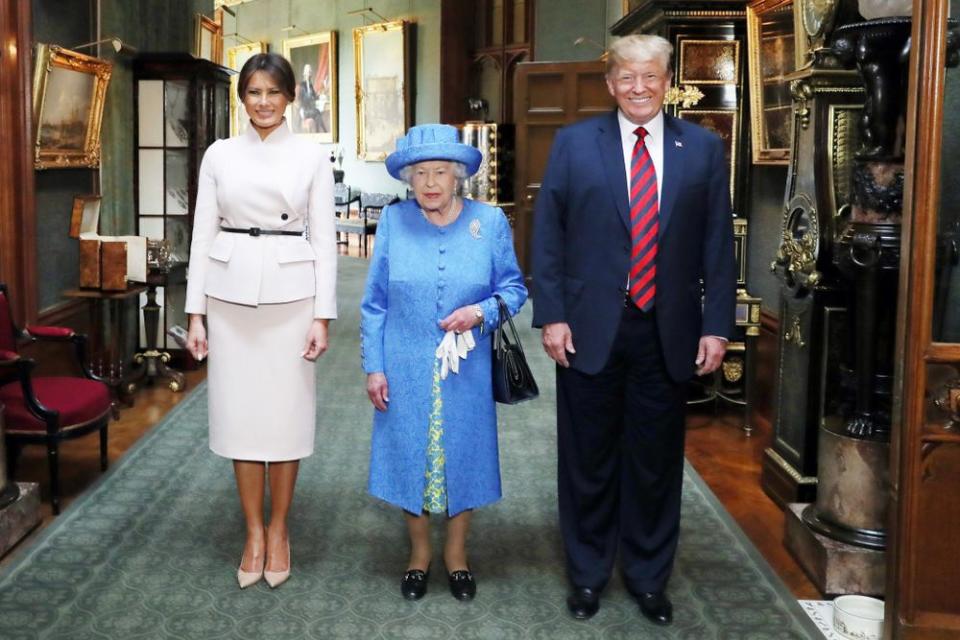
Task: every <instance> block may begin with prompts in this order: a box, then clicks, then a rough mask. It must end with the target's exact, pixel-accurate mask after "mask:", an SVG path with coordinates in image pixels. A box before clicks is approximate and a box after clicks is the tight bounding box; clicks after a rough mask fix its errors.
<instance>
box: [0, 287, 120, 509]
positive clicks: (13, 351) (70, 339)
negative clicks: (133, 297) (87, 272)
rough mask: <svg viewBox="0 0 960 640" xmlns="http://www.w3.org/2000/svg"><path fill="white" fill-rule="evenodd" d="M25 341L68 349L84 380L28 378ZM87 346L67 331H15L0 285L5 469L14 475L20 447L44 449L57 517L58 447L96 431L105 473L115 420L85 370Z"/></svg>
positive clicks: (98, 383)
mask: <svg viewBox="0 0 960 640" xmlns="http://www.w3.org/2000/svg"><path fill="white" fill-rule="evenodd" d="M24 338H29V339H30V340H45V341H51V342H61V343H70V344H72V345H73V347H74V350H75V353H76V357H77V359H78V360H79V363H80V368H81V370H82V371H83V374H84V377H79V376H35V375H33V374H32V370H33V368H34V366H35V365H36V363H35V362H34V361H33V360H31V359H29V358H24V357H23V356H21V355H20V353H19V352H18V347H19V343H20V341H21V340H22V339H24ZM86 344H87V337H86V336H85V335H82V334H78V333H76V332H74V331H73V329H69V328H66V327H46V326H28V327H27V328H26V329H19V328H17V327H16V325H14V323H13V314H12V312H11V309H10V302H9V299H8V294H7V287H6V285H5V284H0V404H3V405H5V406H6V434H5V437H6V444H7V457H8V466H9V469H10V474H11V475H13V474H14V471H15V466H16V461H17V457H18V455H19V452H20V449H21V448H22V447H23V446H24V445H27V444H44V445H46V447H47V463H48V465H49V467H50V498H51V503H52V505H53V512H54V513H60V473H59V449H60V443H61V442H62V441H64V440H70V439H73V438H78V437H81V436H84V435H87V434H89V433H93V432H94V431H99V432H100V469H101V471H105V470H106V468H107V425H108V423H109V421H110V418H111V417H113V418H115V419H116V417H117V410H116V406H115V405H114V403H113V401H112V400H111V398H110V390H109V388H108V387H107V385H106V384H105V383H104V382H103V381H102V380H101V379H100V378H99V377H97V376H95V375H93V373H91V372H90V370H89V369H88V368H87V364H86V362H87V359H86Z"/></svg>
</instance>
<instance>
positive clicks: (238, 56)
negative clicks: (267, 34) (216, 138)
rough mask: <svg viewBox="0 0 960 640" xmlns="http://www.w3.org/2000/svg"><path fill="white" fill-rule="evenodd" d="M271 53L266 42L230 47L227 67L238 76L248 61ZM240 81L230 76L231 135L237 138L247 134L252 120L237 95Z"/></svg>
mask: <svg viewBox="0 0 960 640" xmlns="http://www.w3.org/2000/svg"><path fill="white" fill-rule="evenodd" d="M267 51H269V47H268V46H267V43H266V42H251V43H249V44H241V45H237V46H236V47H230V48H229V49H227V66H228V67H229V68H231V69H233V70H234V71H236V72H237V73H238V74H239V72H240V69H242V68H243V65H245V64H246V63H247V60H249V59H250V58H252V57H253V56H255V55H257V54H258V53H266V52H267ZM238 81H239V76H238V75H233V76H230V135H231V136H237V135H240V134H242V133H244V132H246V130H247V127H249V126H250V118H249V117H248V116H247V112H246V111H245V110H244V108H243V104H242V103H241V102H240V97H239V96H238V95H237V82H238Z"/></svg>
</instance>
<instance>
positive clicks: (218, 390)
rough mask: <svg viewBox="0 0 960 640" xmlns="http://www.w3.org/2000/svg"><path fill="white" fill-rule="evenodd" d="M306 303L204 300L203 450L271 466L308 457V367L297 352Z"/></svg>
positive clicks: (312, 389) (311, 386)
mask: <svg viewBox="0 0 960 640" xmlns="http://www.w3.org/2000/svg"><path fill="white" fill-rule="evenodd" d="M312 321H313V298H305V299H303V300H297V301H295V302H287V303H282V304H262V305H260V306H258V307H248V306H246V305H240V304H233V303H230V302H224V301H222V300H217V299H215V298H207V340H208V342H209V346H210V354H209V356H208V360H209V362H208V363H207V381H208V382H207V387H208V396H209V418H210V450H211V451H213V452H214V453H216V454H217V455H221V456H223V457H225V458H231V459H234V460H258V461H266V462H279V461H284V460H299V459H300V458H305V457H307V456H309V455H310V454H311V453H313V436H314V431H315V429H316V413H317V407H316V384H315V378H316V366H315V363H313V362H308V361H307V360H304V359H303V358H302V357H301V356H300V353H301V352H303V348H304V345H305V344H306V336H307V331H308V330H309V328H310V323H311V322H312Z"/></svg>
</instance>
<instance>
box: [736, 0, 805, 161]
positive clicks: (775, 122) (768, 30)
mask: <svg viewBox="0 0 960 640" xmlns="http://www.w3.org/2000/svg"><path fill="white" fill-rule="evenodd" d="M795 46H796V45H795V41H794V20H793V1H792V0H755V1H754V2H751V3H750V4H749V5H747V48H748V58H749V68H748V72H749V75H750V125H751V127H750V129H751V135H752V142H753V162H754V164H788V163H789V162H790V140H791V133H792V131H791V130H792V126H793V104H792V101H791V98H790V83H789V82H786V81H785V80H784V77H785V76H787V75H788V74H790V73H791V72H793V71H794V70H795V69H796V58H795Z"/></svg>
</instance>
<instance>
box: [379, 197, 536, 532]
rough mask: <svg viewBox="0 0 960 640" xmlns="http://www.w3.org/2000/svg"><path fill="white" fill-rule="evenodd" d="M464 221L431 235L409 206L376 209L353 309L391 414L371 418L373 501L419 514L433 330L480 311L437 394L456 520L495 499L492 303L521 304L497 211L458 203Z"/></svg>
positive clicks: (505, 227)
mask: <svg viewBox="0 0 960 640" xmlns="http://www.w3.org/2000/svg"><path fill="white" fill-rule="evenodd" d="M463 205H464V209H463V211H462V212H461V213H460V216H459V217H458V218H457V219H456V220H455V221H454V222H453V223H451V224H450V225H448V226H446V227H438V226H436V225H434V224H432V223H430V222H428V221H427V219H426V218H425V217H424V216H423V215H422V214H421V213H420V207H419V205H418V204H417V202H416V200H407V201H404V202H400V203H398V204H395V205H391V206H389V207H387V208H386V209H384V210H383V214H382V216H381V217H380V222H379V225H378V227H377V239H376V246H375V247H374V252H373V258H372V260H371V263H370V270H369V272H368V274H367V285H366V292H365V293H364V296H363V302H362V303H361V307H360V318H361V319H360V340H361V343H360V344H361V357H362V360H363V370H364V371H365V372H366V373H368V374H369V373H376V372H383V373H384V375H385V376H386V378H387V384H388V386H389V398H390V402H389V405H388V408H387V411H385V412H381V411H376V410H375V411H374V417H373V442H372V445H371V452H370V481H369V491H370V493H371V494H372V495H373V496H375V497H377V498H380V499H382V500H385V501H387V502H389V503H391V504H395V505H397V506H399V507H402V508H403V509H405V510H406V511H408V512H410V513H414V514H420V512H421V510H422V508H423V492H424V488H425V485H426V477H425V472H426V469H427V440H428V428H429V416H430V411H431V408H432V403H431V387H432V383H433V371H434V360H435V359H436V356H435V351H436V348H437V345H439V344H440V339H441V338H442V337H443V334H444V331H443V330H442V329H440V326H439V322H440V320H442V319H443V318H445V317H447V316H448V315H449V314H450V313H451V312H453V311H454V310H456V309H458V308H459V307H462V306H464V305H468V304H479V305H480V306H481V307H482V308H483V317H484V325H485V326H484V330H483V331H482V332H481V331H480V327H476V328H474V329H473V336H474V339H475V340H476V343H477V345H476V348H475V349H474V350H473V351H471V352H470V353H469V354H468V355H467V358H466V360H461V361H460V373H459V374H454V373H453V372H451V373H450V375H448V376H447V379H446V380H444V381H442V382H441V384H440V387H441V393H442V397H443V449H444V454H445V456H446V471H445V473H446V483H447V501H448V502H447V512H448V514H449V515H450V516H454V515H456V514H458V513H460V512H461V511H464V510H466V509H472V508H475V507H479V506H482V505H485V504H488V503H490V502H494V501H496V500H498V499H499V498H500V495H501V494H500V463H499V457H498V454H497V414H496V408H495V404H494V400H493V389H492V384H491V370H490V366H491V362H490V359H491V344H490V337H491V335H492V330H493V328H495V327H496V326H497V322H498V319H499V314H498V311H497V303H496V300H495V299H494V298H493V294H494V293H498V294H500V296H501V297H502V298H503V300H504V302H506V304H507V308H508V309H509V310H510V313H511V314H516V313H517V312H518V311H519V310H520V307H522V306H523V303H524V302H525V301H526V299H527V289H526V287H524V285H523V275H522V274H521V273H520V269H519V267H518V266H517V258H516V255H515V254H514V252H513V238H512V234H511V231H510V225H509V223H508V222H507V219H506V217H505V216H504V214H503V211H501V210H500V209H496V208H493V207H491V206H489V205H486V204H483V203H480V202H476V201H473V200H464V201H463Z"/></svg>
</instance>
